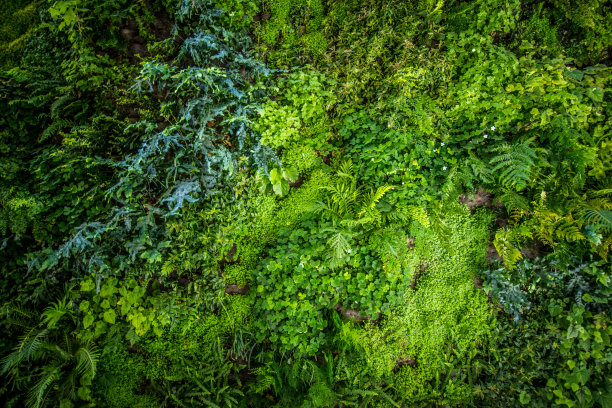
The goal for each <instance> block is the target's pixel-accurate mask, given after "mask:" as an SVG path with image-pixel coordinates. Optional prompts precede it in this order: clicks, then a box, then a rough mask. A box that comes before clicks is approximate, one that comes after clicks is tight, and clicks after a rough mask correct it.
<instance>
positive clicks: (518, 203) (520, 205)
mask: <svg viewBox="0 0 612 408" xmlns="http://www.w3.org/2000/svg"><path fill="white" fill-rule="evenodd" d="M499 200H500V201H501V202H502V203H503V204H504V205H505V206H506V208H507V209H508V211H511V210H513V209H518V210H523V211H529V200H527V199H526V198H525V197H524V196H522V195H520V194H518V193H517V192H515V191H512V190H505V191H504V193H503V194H502V195H501V196H499Z"/></svg>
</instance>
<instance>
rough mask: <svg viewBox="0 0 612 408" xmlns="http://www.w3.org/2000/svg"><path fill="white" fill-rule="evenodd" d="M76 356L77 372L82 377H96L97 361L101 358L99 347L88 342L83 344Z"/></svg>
mask: <svg viewBox="0 0 612 408" xmlns="http://www.w3.org/2000/svg"><path fill="white" fill-rule="evenodd" d="M74 356H75V359H76V362H77V366H76V371H77V373H78V374H79V375H81V376H82V377H88V378H94V377H95V375H96V367H97V362H98V359H99V358H100V352H99V351H98V349H97V348H96V347H95V346H93V345H91V344H86V345H84V346H81V347H80V348H79V349H78V350H77V352H76V353H75V354H74Z"/></svg>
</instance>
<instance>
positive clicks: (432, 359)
mask: <svg viewBox="0 0 612 408" xmlns="http://www.w3.org/2000/svg"><path fill="white" fill-rule="evenodd" d="M489 222H490V215H488V214H486V213H483V212H481V213H479V214H478V215H477V216H474V217H470V216H469V212H467V209H465V208H463V209H460V208H458V209H456V210H455V212H454V213H453V214H452V215H450V214H449V215H448V218H447V223H448V225H449V232H450V234H451V237H450V242H449V243H448V244H446V243H445V241H444V240H442V239H441V238H440V237H439V236H438V235H437V234H436V233H435V232H434V231H433V230H432V229H431V228H425V227H423V226H422V225H420V224H417V223H414V224H413V226H412V227H411V234H412V235H413V237H414V242H415V247H414V249H412V250H411V251H410V253H409V255H408V263H409V265H410V267H411V270H412V281H413V282H414V283H413V285H411V287H412V289H411V290H408V291H407V292H406V293H405V295H404V296H403V300H402V302H400V303H399V305H398V307H396V308H395V310H393V311H392V312H391V314H390V316H389V317H388V318H387V319H385V320H383V323H382V325H381V327H380V328H379V327H377V325H375V324H368V325H367V326H366V328H365V330H363V331H361V330H358V328H356V327H351V326H350V325H349V326H346V327H344V328H343V329H342V333H341V334H342V336H343V337H345V338H346V341H348V342H349V343H350V344H352V345H353V347H356V348H358V349H360V350H363V352H364V353H365V356H366V361H367V364H368V367H369V369H370V370H371V371H372V372H373V373H377V374H378V375H381V374H383V373H390V372H391V371H392V370H393V369H394V368H395V366H396V365H397V364H400V362H401V361H409V360H411V361H412V363H411V364H410V365H403V366H402V368H401V369H400V370H399V371H398V373H397V375H396V387H397V388H398V389H400V390H401V394H402V395H403V396H405V397H406V398H408V399H409V400H412V401H419V400H421V399H424V398H435V394H432V395H429V396H428V393H430V392H431V389H430V388H429V387H428V381H430V380H432V379H435V378H440V377H439V376H440V375H442V374H443V373H444V372H445V371H446V370H445V367H446V366H445V360H444V359H445V355H446V354H445V353H448V352H449V351H448V350H449V349H450V350H452V351H453V353H457V354H459V355H461V354H460V353H465V355H469V354H470V353H473V352H474V351H475V350H476V349H477V347H478V344H479V343H481V342H483V341H484V340H485V339H486V338H487V335H488V333H489V332H490V330H491V321H490V319H489V316H488V315H489V313H488V310H487V309H488V308H487V301H486V296H485V295H484V293H482V292H479V291H477V290H476V288H475V287H474V283H473V278H474V275H475V273H476V271H477V268H478V267H479V264H480V262H481V261H479V260H478V259H479V258H480V257H479V256H477V254H483V253H484V252H485V249H486V241H487V237H488V231H487V227H488V224H489ZM451 249H452V251H451ZM481 256H482V255H481ZM446 358H448V356H447V355H446ZM444 380H445V381H446V382H448V381H451V382H453V381H452V380H450V379H449V377H448V375H445V376H444ZM445 395H446V394H444V393H442V395H440V396H439V397H440V398H445ZM446 397H448V395H446Z"/></svg>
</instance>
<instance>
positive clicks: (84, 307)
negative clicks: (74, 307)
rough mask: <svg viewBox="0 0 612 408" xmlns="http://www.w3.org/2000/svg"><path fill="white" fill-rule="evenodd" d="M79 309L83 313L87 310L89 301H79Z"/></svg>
mask: <svg viewBox="0 0 612 408" xmlns="http://www.w3.org/2000/svg"><path fill="white" fill-rule="evenodd" d="M79 310H80V311H81V312H83V313H85V312H87V311H88V310H89V301H87V300H84V301H82V302H81V304H80V305H79Z"/></svg>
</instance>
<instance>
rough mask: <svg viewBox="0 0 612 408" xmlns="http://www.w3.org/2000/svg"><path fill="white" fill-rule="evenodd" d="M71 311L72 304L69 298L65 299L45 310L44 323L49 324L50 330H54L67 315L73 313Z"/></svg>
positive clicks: (42, 316) (43, 314)
mask: <svg viewBox="0 0 612 408" xmlns="http://www.w3.org/2000/svg"><path fill="white" fill-rule="evenodd" d="M71 309H72V302H68V301H67V298H66V297H64V298H63V299H61V300H58V301H57V302H53V303H51V305H50V306H48V307H47V308H45V310H44V311H43V313H42V315H41V318H42V321H43V322H44V323H46V324H47V327H48V328H53V327H55V325H56V324H57V322H59V321H60V319H61V318H62V317H64V315H65V314H66V313H69V312H70V311H71Z"/></svg>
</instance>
